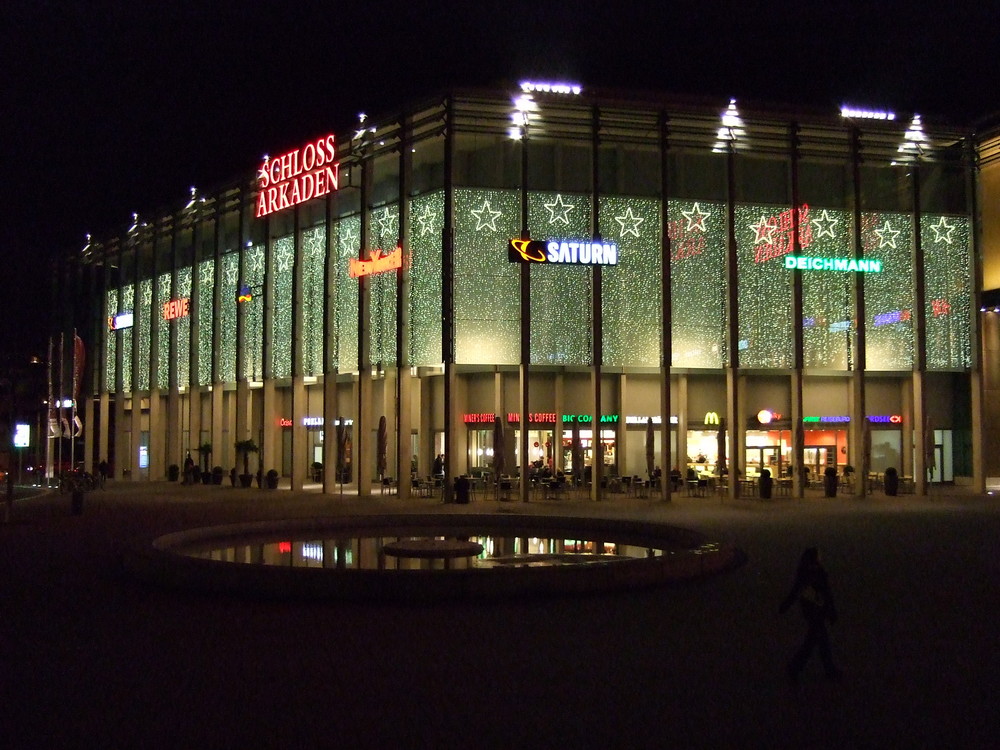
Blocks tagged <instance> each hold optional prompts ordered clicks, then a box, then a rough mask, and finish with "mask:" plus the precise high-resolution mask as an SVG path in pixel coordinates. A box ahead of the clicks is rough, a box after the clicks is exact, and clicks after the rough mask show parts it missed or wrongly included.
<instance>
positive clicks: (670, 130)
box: [64, 85, 984, 496]
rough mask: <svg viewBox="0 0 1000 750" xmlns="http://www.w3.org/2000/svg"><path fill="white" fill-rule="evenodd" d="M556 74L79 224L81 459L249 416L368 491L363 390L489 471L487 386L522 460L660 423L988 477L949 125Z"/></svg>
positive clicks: (268, 462) (134, 456)
mask: <svg viewBox="0 0 1000 750" xmlns="http://www.w3.org/2000/svg"><path fill="white" fill-rule="evenodd" d="M545 89H546V87H545V86H539V85H533V86H526V87H525V88H524V90H523V91H519V92H516V94H517V98H516V99H515V98H514V97H512V95H511V92H503V91H492V92H489V91H487V92H482V91H480V92H463V93H455V94H453V95H449V96H448V97H446V98H442V99H439V100H434V101H433V102H431V103H429V104H427V105H426V106H423V107H419V108H414V109H411V110H408V111H406V112H405V113H404V114H403V115H402V116H400V117H399V118H397V119H395V120H393V121H391V122H380V123H365V125H364V126H363V128H362V129H360V130H358V131H357V132H355V133H351V134H346V135H345V136H343V137H340V136H338V137H337V138H336V139H334V138H333V137H332V136H331V137H324V138H320V139H318V140H314V141H312V142H311V143H310V144H307V146H304V147H302V148H300V149H297V150H296V151H294V152H289V153H287V154H284V155H283V156H281V157H278V158H277V159H273V160H265V162H264V163H263V164H262V165H261V166H260V169H259V170H258V172H257V175H256V177H255V178H250V177H249V175H248V177H247V179H246V180H245V181H240V182H237V183H234V184H232V185H230V186H229V187H227V188H225V189H221V190H219V191H217V192H215V193H214V194H211V195H204V196H200V195H198V194H196V193H194V192H192V196H191V200H190V201H189V202H188V203H187V205H185V206H183V207H180V208H178V210H177V211H175V212H172V213H169V214H164V215H161V216H158V217H155V218H151V219H149V220H148V221H146V222H143V221H141V220H138V219H137V220H136V222H134V224H133V226H132V227H130V228H129V229H128V230H126V231H125V232H123V233H122V234H121V235H120V236H117V237H113V238H110V239H108V240H106V241H104V242H101V243H98V242H93V243H91V244H90V245H88V247H87V248H86V249H85V250H84V251H83V252H82V253H81V254H79V256H78V257H74V258H73V259H71V260H70V262H69V263H68V269H67V272H66V274H65V276H64V279H65V280H66V283H67V284H73V285H75V288H81V287H82V288H85V289H88V290H89V291H90V295H89V299H90V306H89V308H88V309H87V310H86V311H84V313H83V315H84V316H85V318H86V320H85V323H84V324H83V325H80V319H78V321H77V327H78V328H79V329H80V331H81V335H82V336H83V337H84V338H85V340H86V341H87V343H88V349H89V352H90V361H89V363H88V378H87V382H86V384H85V393H86V394H87V396H88V397H87V399H86V400H85V401H84V402H83V403H82V404H81V405H80V408H81V410H82V413H83V423H84V433H85V455H86V457H87V461H88V462H89V463H96V462H97V461H99V460H100V459H101V458H104V457H110V458H111V459H112V465H113V467H114V471H115V474H116V476H119V477H123V476H128V477H131V478H132V479H161V478H163V477H165V476H166V474H167V467H168V466H169V465H171V464H178V465H180V464H181V463H183V461H184V457H185V454H186V453H187V452H188V451H191V453H192V455H193V456H194V458H195V460H197V459H198V454H197V452H196V450H197V448H198V446H199V445H204V444H206V443H208V444H211V445H212V446H213V450H212V455H211V459H210V462H211V464H212V465H219V466H222V467H224V469H225V471H226V472H227V473H228V471H229V468H230V467H233V466H236V465H237V464H238V459H237V456H236V455H235V449H234V445H235V442H236V441H237V440H245V439H248V438H249V439H252V440H254V441H255V442H256V443H257V444H258V445H259V446H260V449H261V450H260V453H259V455H258V457H254V458H253V459H252V465H253V468H254V469H256V467H257V463H258V461H259V463H260V466H261V468H262V469H263V470H264V471H267V470H268V469H271V468H274V469H276V470H278V472H279V473H280V474H282V475H284V476H286V477H290V482H291V486H292V487H294V488H297V487H301V486H302V485H303V484H304V483H307V482H309V481H310V480H311V478H312V477H313V476H314V473H313V470H312V467H313V464H314V462H318V463H321V464H323V465H324V466H325V467H329V468H330V469H332V468H333V467H334V466H335V465H337V464H338V455H339V456H340V460H339V463H340V464H342V465H344V466H349V467H350V469H349V473H348V472H340V474H341V476H337V474H338V472H334V471H332V470H328V471H324V472H323V473H322V477H323V478H322V482H323V485H324V491H328V492H334V491H336V488H337V487H339V485H337V484H336V482H337V480H338V479H341V478H343V479H345V480H346V481H347V482H348V483H349V484H351V485H353V486H356V487H357V488H358V490H359V491H360V492H361V493H362V494H366V493H368V492H370V491H371V487H372V483H373V482H375V481H377V479H376V477H377V475H378V473H379V472H378V471H377V462H378V456H377V454H378V452H379V451H378V445H379V440H378V424H379V420H380V417H383V416H384V417H386V423H387V430H386V432H387V437H386V442H387V445H388V448H387V451H386V453H387V456H386V468H385V471H384V472H382V473H384V474H385V475H386V476H390V477H400V476H402V477H404V479H405V478H406V477H409V476H411V473H412V474H415V475H416V476H418V477H424V476H426V475H429V474H431V473H432V462H433V461H434V459H435V457H436V456H437V455H438V454H442V453H443V454H445V455H446V456H447V461H446V471H447V474H448V476H449V477H452V476H456V475H458V474H461V473H468V472H474V473H479V471H480V470H482V469H488V468H490V467H491V466H492V462H493V454H494V450H495V449H496V448H497V446H495V445H494V424H493V422H494V418H493V417H494V415H500V416H501V424H502V425H503V426H504V427H505V430H504V434H505V438H504V440H505V442H504V453H505V456H506V461H505V463H506V473H509V474H515V473H517V467H518V466H519V465H520V464H521V463H522V461H521V460H520V458H521V457H522V456H524V455H525V454H527V456H528V460H529V461H530V462H532V463H538V464H540V465H542V466H544V465H549V466H550V467H551V468H552V470H553V471H555V470H558V469H564V470H567V471H570V470H574V469H575V470H581V469H583V467H584V466H586V467H587V468H586V474H587V476H588V477H590V478H592V479H595V480H596V479H598V478H601V477H603V476H607V475H611V474H621V475H625V476H631V475H645V474H646V471H647V441H648V440H649V437H648V433H650V432H652V440H653V462H654V463H655V464H656V465H657V466H660V467H663V469H664V472H665V473H666V471H668V470H669V468H670V467H675V466H676V467H678V468H682V469H683V468H684V467H685V466H688V465H694V466H696V467H697V468H698V469H702V470H706V471H718V470H719V468H720V464H722V465H725V466H726V468H727V470H732V469H736V470H739V471H740V472H744V470H745V472H746V474H749V475H752V474H753V473H754V472H755V471H756V470H759V469H761V468H769V469H770V470H771V471H772V473H776V474H777V473H780V474H786V473H789V474H791V475H793V477H794V490H793V491H794V492H795V493H796V494H800V493H801V492H802V477H801V474H800V472H788V467H789V466H799V467H802V466H804V467H807V468H809V469H810V471H811V474H812V477H813V478H815V477H816V476H817V475H818V474H822V471H823V469H824V468H825V467H827V466H835V467H837V468H838V471H843V469H844V467H845V466H852V467H854V468H855V470H856V472H857V473H858V474H860V475H862V476H864V475H865V474H867V473H868V472H869V471H872V472H881V471H884V470H885V469H886V468H888V467H889V466H892V467H894V468H897V469H898V471H899V473H900V474H901V475H903V476H909V477H913V479H914V485H915V490H916V491H917V492H918V493H922V492H924V491H926V484H927V482H928V481H930V482H939V481H945V482H952V481H954V482H957V483H966V484H972V485H974V486H980V487H981V486H982V484H983V482H984V472H983V456H982V453H981V450H980V445H981V442H982V441H981V440H980V439H979V438H980V436H979V433H978V431H979V429H980V419H979V415H980V414H981V413H982V395H981V393H982V385H981V382H980V364H979V363H980V353H979V352H980V343H979V342H980V336H979V317H978V315H977V313H976V310H977V306H978V304H979V299H978V297H979V295H978V288H979V287H978V285H977V283H976V279H977V278H979V276H978V274H980V273H981V269H980V268H979V267H978V266H977V264H976V254H975V252H974V241H975V231H976V227H975V225H974V221H975V219H974V217H975V211H974V206H975V201H974V194H975V185H976V182H975V178H976V173H975V170H974V168H973V167H974V164H975V158H974V157H975V144H974V143H973V142H972V141H971V140H970V138H969V135H968V133H966V132H964V131H954V130H949V129H936V128H934V127H933V126H930V125H925V124H924V123H922V122H921V120H920V118H919V117H906V118H902V117H900V118H898V119H897V118H889V117H887V116H884V115H883V116H881V117H878V116H875V117H871V116H869V115H871V114H872V113H866V112H860V111H845V113H844V114H841V113H837V112H829V113H827V112H820V113H815V112H813V113H805V112H803V113H796V114H789V113H787V112H777V111H771V110H754V109H752V108H747V107H739V106H737V104H736V103H735V102H731V103H730V104H729V105H728V107H727V106H726V105H725V103H721V104H719V105H717V106H714V107H706V106H705V105H704V104H703V103H699V104H697V105H692V104H689V103H685V102H678V101H674V100H669V99H664V100H663V101H652V100H642V101H640V100H633V99H630V98H629V97H628V96H627V95H626V96H622V95H620V94H616V95H614V96H605V95H602V94H601V93H600V92H588V91H587V90H586V89H585V88H584V89H582V90H580V89H579V87H573V86H560V87H556V88H553V87H548V90H545ZM512 115H513V116H514V117H513V120H514V127H513V128H511V121H512ZM845 115H846V116H845ZM309 149H311V151H309ZM529 241H530V242H529ZM128 314H131V319H130V320H129V322H130V324H131V325H130V326H125V325H123V324H121V323H120V322H119V323H117V324H116V323H115V321H116V320H118V321H121V320H122V318H121V316H123V315H128ZM664 415H669V418H664ZM338 424H339V430H338V428H337V426H336V425H338ZM595 424H597V425H599V429H598V430H595V429H594V428H593V426H594V425H595ZM521 425H527V428H528V429H527V430H521V429H519V427H520V426H521ZM650 425H652V429H650ZM598 434H599V435H600V439H599V440H598V439H597V438H596V437H595V436H596V435H598ZM574 440H576V441H578V442H577V443H576V445H578V446H579V448H578V452H575V451H574V450H573V449H572V446H573V445H574ZM338 445H339V446H340V448H339V451H338ZM598 445H599V446H600V448H599V449H596V447H597V446H598ZM595 458H596V460H595ZM574 461H575V463H576V464H577V466H575V467H574V466H573V464H574ZM581 464H582V466H581ZM342 468H343V467H342ZM581 473H582V472H581ZM316 476H318V474H316ZM601 485H602V482H601V481H593V482H592V492H593V493H594V495H595V496H600V495H601V493H602V492H603V491H604V490H603V489H602V487H601ZM521 486H522V490H521V492H522V493H523V496H526V495H527V493H528V489H527V483H522V485H521ZM738 487H739V485H738V484H736V483H732V485H731V486H730V488H729V492H730V493H734V494H735V493H736V492H738ZM410 489H411V486H410V483H409V482H407V481H403V482H400V493H401V494H403V495H406V494H408V493H409V491H410ZM663 491H664V493H666V492H667V491H668V490H667V488H664V490H663ZM853 491H855V492H856V493H858V494H861V493H864V492H865V491H866V483H865V482H856V483H855V484H854V490H853Z"/></svg>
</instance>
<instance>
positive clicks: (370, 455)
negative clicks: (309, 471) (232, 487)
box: [353, 136, 375, 497]
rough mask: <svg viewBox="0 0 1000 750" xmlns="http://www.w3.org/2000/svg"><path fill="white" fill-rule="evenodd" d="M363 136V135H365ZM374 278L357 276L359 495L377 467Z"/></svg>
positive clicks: (364, 173)
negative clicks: (372, 283) (371, 321)
mask: <svg viewBox="0 0 1000 750" xmlns="http://www.w3.org/2000/svg"><path fill="white" fill-rule="evenodd" d="M362 138H364V136H363V137H362ZM367 148H368V145H367V143H366V142H365V141H364V140H363V139H362V140H361V141H360V142H359V143H358V149H359V155H358V159H359V163H360V166H361V237H360V242H361V257H362V258H364V259H368V258H370V257H371V205H370V204H371V183H372V164H371V161H370V160H369V159H368V158H367V156H368V155H367ZM370 320H371V278H370V277H369V276H360V277H358V408H357V415H358V417H357V419H356V420H355V422H354V455H353V463H354V472H355V475H356V477H357V482H358V495H359V496H360V497H365V496H370V495H371V491H372V476H373V474H374V470H375V450H374V440H373V435H374V427H375V425H374V424H373V423H372V394H373V390H374V389H373V388H372V361H371V332H370Z"/></svg>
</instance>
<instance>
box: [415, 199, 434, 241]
mask: <svg viewBox="0 0 1000 750" xmlns="http://www.w3.org/2000/svg"><path fill="white" fill-rule="evenodd" d="M437 218H438V217H437V211H435V210H434V209H433V208H431V207H430V206H427V208H425V209H424V212H423V213H422V214H421V215H420V216H418V217H417V223H419V224H420V236H421V237H426V236H427V235H428V234H430V233H431V232H433V231H434V225H435V224H436V223H437Z"/></svg>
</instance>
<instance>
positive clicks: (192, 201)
mask: <svg viewBox="0 0 1000 750" xmlns="http://www.w3.org/2000/svg"><path fill="white" fill-rule="evenodd" d="M188 190H189V191H190V195H191V197H190V198H188V202H187V205H186V206H184V208H191V206H193V205H194V204H195V201H196V200H197V199H198V188H196V187H195V186H194V185H192V186H191V187H190V188H188Z"/></svg>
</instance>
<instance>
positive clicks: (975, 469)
mask: <svg viewBox="0 0 1000 750" xmlns="http://www.w3.org/2000/svg"><path fill="white" fill-rule="evenodd" d="M967 143H968V146H967V150H966V156H965V170H966V172H965V175H966V176H965V192H966V196H967V200H966V203H967V205H968V208H969V214H970V216H971V220H972V226H973V231H971V232H970V233H969V235H970V238H971V240H970V241H971V245H972V246H971V247H970V248H969V250H970V252H971V253H972V278H971V279H970V280H969V281H970V283H971V284H972V310H970V311H969V319H970V321H971V323H972V325H971V328H972V330H971V331H970V332H969V333H970V335H971V336H972V362H971V367H970V373H969V381H970V382H969V399H970V409H969V414H970V421H971V432H972V434H971V436H970V437H971V441H970V445H971V450H972V488H973V491H974V492H978V493H980V494H982V493H985V492H986V470H985V465H986V460H985V455H984V445H985V443H984V441H985V433H984V430H983V420H982V415H983V408H984V403H985V402H984V393H983V388H984V382H983V349H984V348H985V341H984V338H983V331H982V316H981V314H980V312H979V310H980V308H981V307H982V292H981V290H982V288H983V254H982V250H981V247H980V227H979V226H978V225H979V222H980V216H979V200H978V195H977V193H976V181H975V174H976V171H975V167H974V165H975V163H976V162H975V159H976V154H975V150H974V146H973V143H972V141H971V139H968V140H967Z"/></svg>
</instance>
